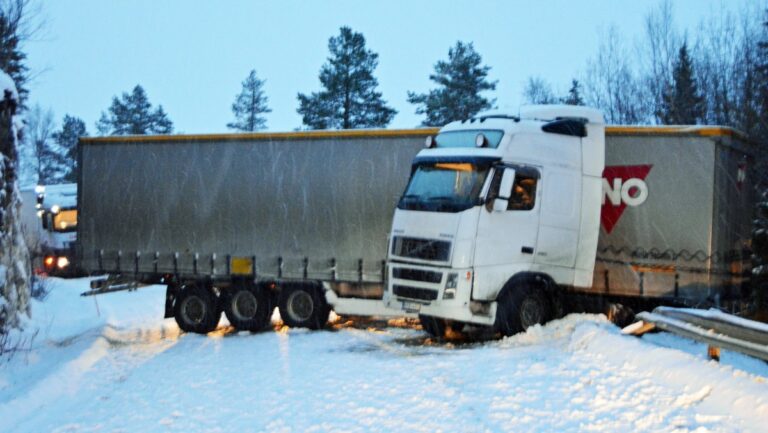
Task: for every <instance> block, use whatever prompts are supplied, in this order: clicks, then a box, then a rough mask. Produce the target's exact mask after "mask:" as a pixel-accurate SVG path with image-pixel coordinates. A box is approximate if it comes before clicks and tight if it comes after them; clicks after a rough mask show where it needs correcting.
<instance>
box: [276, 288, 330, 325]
mask: <svg viewBox="0 0 768 433" xmlns="http://www.w3.org/2000/svg"><path fill="white" fill-rule="evenodd" d="M279 307H280V317H282V319H283V322H284V323H285V324H286V325H288V326H290V327H292V328H309V329H322V328H323V327H325V324H326V323H327V322H328V316H329V315H330V314H331V307H330V306H329V305H328V303H327V302H326V300H325V294H324V293H323V290H322V287H320V286H314V285H306V284H301V285H289V286H285V287H283V288H282V289H281V290H280V296H279Z"/></svg>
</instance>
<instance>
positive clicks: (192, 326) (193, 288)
mask: <svg viewBox="0 0 768 433" xmlns="http://www.w3.org/2000/svg"><path fill="white" fill-rule="evenodd" d="M173 317H174V318H175V319H176V323H177V324H178V325H179V328H181V330H182V331H184V332H194V333H197V334H207V333H209V332H211V331H213V330H214V329H216V326H217V325H218V324H219V319H220V318H221V310H220V309H219V305H218V299H217V298H216V295H214V294H213V292H212V291H211V290H209V289H208V288H206V287H204V286H202V285H198V284H192V285H189V286H184V287H183V288H182V289H181V291H180V292H179V294H178V296H177V297H176V301H175V303H174V306H173Z"/></svg>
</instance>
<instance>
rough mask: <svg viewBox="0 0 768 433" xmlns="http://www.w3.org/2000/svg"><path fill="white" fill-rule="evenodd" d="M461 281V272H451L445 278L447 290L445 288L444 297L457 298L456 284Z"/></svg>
mask: <svg viewBox="0 0 768 433" xmlns="http://www.w3.org/2000/svg"><path fill="white" fill-rule="evenodd" d="M458 283H459V274H456V273H451V274H448V277H447V278H446V279H445V290H443V299H454V298H456V286H457V285H458Z"/></svg>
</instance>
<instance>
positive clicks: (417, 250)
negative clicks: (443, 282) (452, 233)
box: [392, 236, 451, 262]
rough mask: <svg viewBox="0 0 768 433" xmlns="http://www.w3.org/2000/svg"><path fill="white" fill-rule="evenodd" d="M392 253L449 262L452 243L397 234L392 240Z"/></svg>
mask: <svg viewBox="0 0 768 433" xmlns="http://www.w3.org/2000/svg"><path fill="white" fill-rule="evenodd" d="M392 254H394V255H396V256H400V257H409V258H412V259H422V260H434V261H438V262H447V261H448V257H449V256H450V254H451V243H450V242H447V241H438V240H431V239H418V238H406V237H403V236H395V238H394V241H393V242H392Z"/></svg>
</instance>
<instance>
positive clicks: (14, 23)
mask: <svg viewBox="0 0 768 433" xmlns="http://www.w3.org/2000/svg"><path fill="white" fill-rule="evenodd" d="M26 8H27V2H26V0H11V1H4V2H2V3H0V70H3V71H5V72H6V73H7V74H8V75H10V76H11V78H13V80H14V82H15V83H16V89H17V91H18V94H19V103H20V106H21V107H24V102H25V101H26V98H27V93H28V91H27V88H26V84H27V81H28V80H29V68H27V66H26V64H25V62H26V59H27V55H26V54H25V53H24V52H22V51H21V47H20V45H21V42H22V40H24V39H25V38H26V37H27V36H29V35H28V34H27V33H26V32H25V31H24V29H22V28H21V27H22V20H23V19H24V18H25V15H26Z"/></svg>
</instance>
